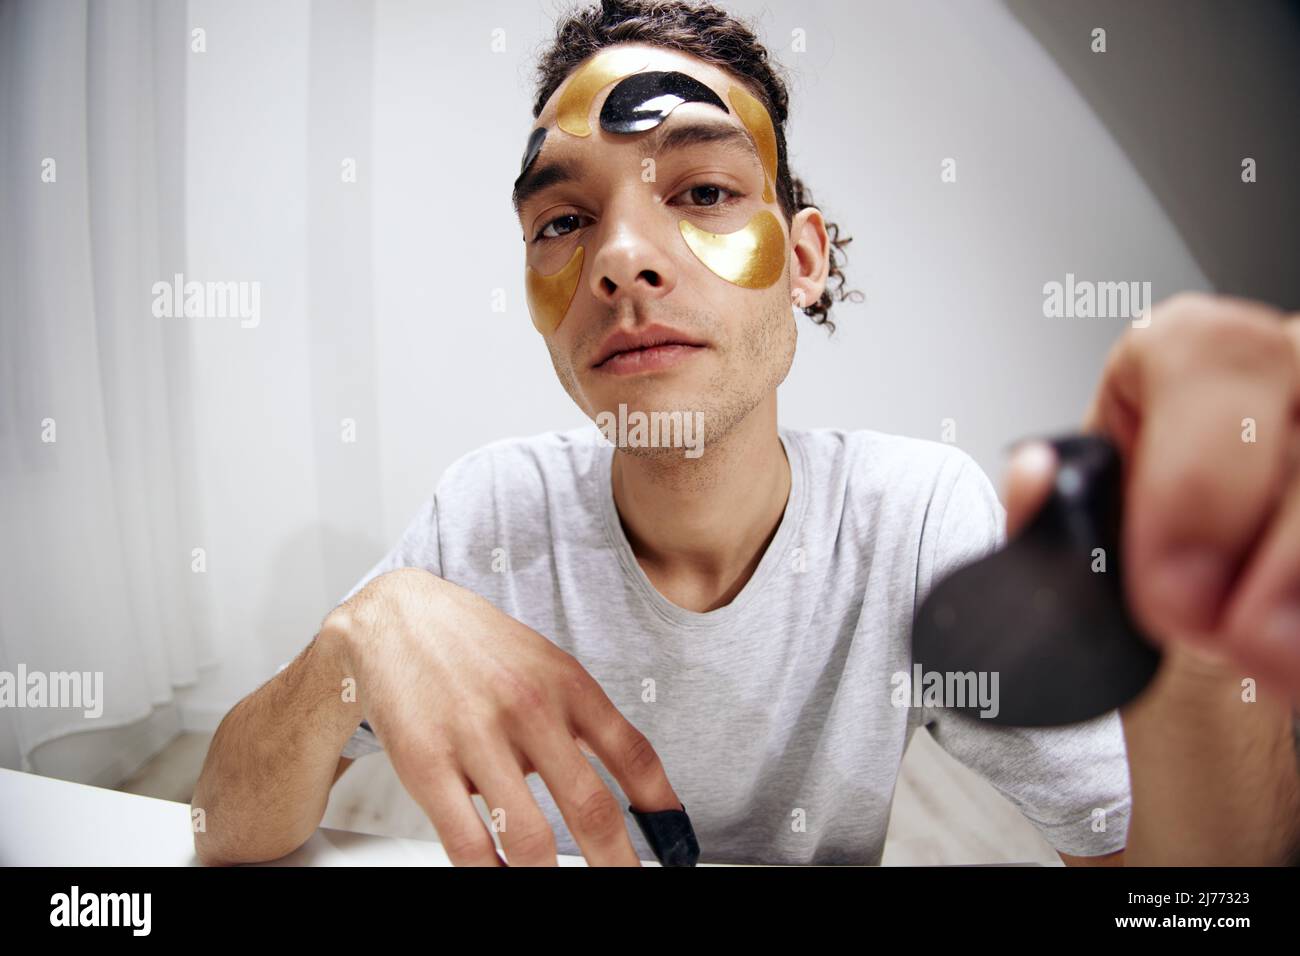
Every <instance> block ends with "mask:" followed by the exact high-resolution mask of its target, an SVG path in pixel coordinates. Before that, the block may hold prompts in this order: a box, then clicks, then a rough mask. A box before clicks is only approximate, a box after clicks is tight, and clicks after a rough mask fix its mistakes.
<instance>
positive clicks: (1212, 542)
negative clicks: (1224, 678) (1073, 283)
mask: <svg viewBox="0 0 1300 956" xmlns="http://www.w3.org/2000/svg"><path fill="white" fill-rule="evenodd" d="M1232 308H1233V309H1234V312H1233V313H1232V315H1233V317H1234V318H1233V321H1226V320H1223V319H1219V318H1216V319H1214V320H1205V321H1202V320H1201V319H1200V318H1199V317H1196V318H1194V320H1193V321H1187V322H1184V323H1182V325H1181V326H1178V327H1177V328H1175V329H1174V333H1175V334H1170V335H1167V336H1165V337H1164V338H1161V339H1159V340H1152V341H1150V342H1148V343H1147V345H1146V347H1144V348H1142V349H1140V350H1137V349H1136V348H1135V349H1131V350H1130V351H1131V352H1134V353H1135V354H1133V355H1130V356H1129V357H1128V358H1127V361H1130V362H1132V363H1136V364H1137V365H1140V370H1138V371H1136V372H1130V373H1129V374H1130V375H1133V376H1136V380H1137V381H1138V382H1139V385H1138V388H1139V391H1140V393H1141V397H1140V399H1139V402H1138V405H1139V407H1140V408H1141V409H1142V418H1143V421H1142V426H1141V429H1140V433H1139V435H1138V439H1137V443H1136V446H1135V448H1134V451H1133V460H1132V462H1131V467H1130V469H1129V478H1128V487H1127V488H1126V499H1125V514H1126V520H1125V526H1124V542H1123V543H1124V548H1125V556H1126V558H1127V560H1126V561H1125V570H1124V574H1125V585H1126V593H1127V594H1128V595H1129V598H1130V601H1131V603H1132V606H1133V611H1134V614H1135V616H1136V617H1137V619H1138V622H1139V623H1140V624H1141V625H1142V627H1143V629H1144V630H1146V631H1147V633H1149V634H1150V635H1152V636H1153V637H1155V638H1157V639H1160V638H1164V637H1167V636H1169V635H1172V634H1182V633H1191V634H1205V633H1207V632H1209V631H1211V630H1213V629H1214V628H1215V625H1216V623H1217V621H1218V618H1219V616H1220V613H1221V611H1222V610H1223V604H1224V602H1225V601H1226V599H1227V597H1228V595H1229V588H1230V586H1231V582H1232V580H1233V578H1234V576H1235V575H1236V573H1237V571H1238V570H1239V568H1240V565H1241V563H1242V561H1243V560H1244V559H1245V557H1246V555H1247V554H1248V553H1249V550H1250V548H1251V546H1252V543H1253V542H1254V540H1255V539H1256V538H1257V536H1258V535H1259V533H1260V531H1261V529H1262V527H1263V526H1264V523H1265V522H1266V520H1267V518H1268V515H1269V514H1270V512H1271V511H1272V510H1273V508H1274V507H1275V506H1276V503H1277V501H1278V498H1279V495H1280V493H1281V491H1282V488H1283V482H1284V479H1285V466H1286V457H1287V445H1288V442H1289V427H1290V418H1291V408H1292V406H1293V403H1294V401H1295V391H1296V382H1295V380H1294V378H1295V374H1294V373H1295V369H1294V360H1293V357H1292V356H1291V354H1290V345H1289V343H1288V342H1287V341H1286V336H1285V333H1284V332H1282V329H1281V324H1280V323H1279V322H1278V321H1277V319H1276V316H1275V314H1274V313H1272V312H1271V311H1269V310H1266V309H1256V308H1250V307H1247V306H1244V305H1234V306H1233V307H1232ZM1138 351H1140V353H1141V354H1140V355H1138V354H1136V352H1138ZM1124 360H1125V359H1124V357H1123V356H1122V357H1121V361H1124Z"/></svg>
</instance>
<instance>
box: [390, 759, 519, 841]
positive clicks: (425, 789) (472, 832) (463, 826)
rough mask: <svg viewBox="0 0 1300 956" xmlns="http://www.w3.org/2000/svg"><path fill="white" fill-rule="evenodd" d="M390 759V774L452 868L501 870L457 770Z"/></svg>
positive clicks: (426, 762) (438, 764)
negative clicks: (429, 826) (430, 828)
mask: <svg viewBox="0 0 1300 956" xmlns="http://www.w3.org/2000/svg"><path fill="white" fill-rule="evenodd" d="M392 756H393V770H394V771H396V773H397V777H398V779H399V780H401V781H402V786H404V787H405V788H406V792H407V793H409V794H410V795H411V797H412V799H414V800H415V802H416V803H417V804H419V805H420V809H422V810H423V811H424V814H425V816H427V817H428V818H429V821H430V822H431V823H432V824H433V828H434V830H436V831H437V833H438V842H440V843H441V844H442V848H443V849H444V850H446V851H447V857H448V859H450V860H451V862H452V865H453V866H505V863H504V862H503V861H502V859H501V857H500V855H499V854H498V853H497V848H496V844H495V843H493V842H492V835H491V834H490V833H489V832H488V829H487V825H486V824H485V823H484V822H483V818H482V817H481V816H479V812H478V808H477V807H475V806H474V800H473V798H472V797H471V796H470V792H469V784H468V782H467V781H466V780H465V778H464V777H463V776H462V775H461V773H460V771H459V770H456V769H455V768H453V767H452V766H451V765H450V764H448V763H446V762H444V761H441V760H438V761H434V760H428V759H421V758H420V757H418V756H417V757H414V758H405V759H404V758H402V757H400V756H399V755H398V754H396V753H395V754H393V755H392Z"/></svg>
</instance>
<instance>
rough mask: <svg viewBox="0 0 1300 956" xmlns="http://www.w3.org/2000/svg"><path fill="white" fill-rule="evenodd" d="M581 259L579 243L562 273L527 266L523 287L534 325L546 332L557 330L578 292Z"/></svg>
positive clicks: (547, 333)
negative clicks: (544, 272) (543, 272)
mask: <svg viewBox="0 0 1300 956" xmlns="http://www.w3.org/2000/svg"><path fill="white" fill-rule="evenodd" d="M582 258H583V251H582V246H578V248H577V249H574V250H573V255H572V256H570V257H569V261H568V262H567V263H566V264H565V266H564V268H562V269H561V270H560V271H559V272H553V273H551V274H550V275H548V276H544V275H542V274H541V273H540V272H538V271H537V270H536V269H534V268H533V267H532V266H528V267H527V269H526V271H525V276H524V288H525V290H526V292H527V294H528V312H529V314H530V315H532V317H533V326H534V327H535V328H536V329H537V331H538V332H541V333H542V334H543V335H549V334H550V333H552V332H554V331H555V330H556V329H558V328H559V327H560V323H561V322H563V321H564V315H565V313H566V312H568V311H569V303H570V302H572V301H573V294H574V293H575V292H577V291H578V278H579V277H580V276H581V275H582Z"/></svg>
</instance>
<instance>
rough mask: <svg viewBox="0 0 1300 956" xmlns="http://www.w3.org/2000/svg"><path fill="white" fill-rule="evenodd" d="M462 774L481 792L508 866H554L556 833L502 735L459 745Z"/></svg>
mask: <svg viewBox="0 0 1300 956" xmlns="http://www.w3.org/2000/svg"><path fill="white" fill-rule="evenodd" d="M460 752H461V755H462V756H461V760H462V763H463V766H464V768H465V775H466V776H467V777H468V778H469V779H470V781H471V783H472V784H473V785H474V786H475V787H476V788H477V790H478V792H479V793H481V794H482V795H483V799H484V801H486V803H487V805H488V812H489V813H490V814H491V816H492V818H493V826H494V828H495V829H496V832H497V833H498V834H500V838H501V846H502V848H503V849H504V850H505V854H506V862H507V863H508V864H509V865H510V866H557V865H558V864H559V860H558V858H557V857H556V846H555V834H554V832H552V830H551V825H550V823H549V822H548V821H547V819H546V816H545V814H543V813H542V810H541V808H540V807H539V806H538V805H537V800H536V799H535V798H534V797H533V792H532V791H531V790H530V789H528V784H527V783H526V782H525V780H524V777H525V774H524V770H523V768H522V767H521V766H520V761H519V759H518V758H517V757H516V756H515V755H514V754H513V752H512V751H511V749H510V748H509V747H508V746H507V745H506V744H505V743H503V742H502V740H501V738H487V737H481V738H479V739H477V740H472V741H469V742H468V743H467V745H466V746H465V747H463V748H461V751H460Z"/></svg>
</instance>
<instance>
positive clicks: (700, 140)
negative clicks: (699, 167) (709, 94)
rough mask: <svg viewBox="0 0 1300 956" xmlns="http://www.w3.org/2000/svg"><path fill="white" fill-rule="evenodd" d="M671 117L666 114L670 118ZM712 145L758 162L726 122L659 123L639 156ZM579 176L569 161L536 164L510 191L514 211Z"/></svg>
mask: <svg viewBox="0 0 1300 956" xmlns="http://www.w3.org/2000/svg"><path fill="white" fill-rule="evenodd" d="M671 119H672V117H671V116H670V117H669V120H671ZM704 145H713V146H718V147H722V148H724V149H730V150H739V151H741V152H743V153H745V154H746V155H748V156H751V157H753V159H754V160H755V161H757V162H761V160H760V159H759V155H758V148H757V147H756V146H755V145H754V141H753V140H752V139H750V138H749V134H748V133H746V132H745V131H744V130H742V129H741V128H740V127H738V126H732V125H730V124H728V123H708V122H699V121H697V122H688V123H681V124H679V125H670V124H669V122H668V121H667V120H665V121H664V122H663V123H661V124H660V125H659V126H658V127H657V128H656V130H655V133H654V135H653V136H651V137H649V138H648V139H647V140H646V141H645V147H644V148H643V150H642V152H641V155H642V156H643V157H647V158H648V157H651V156H660V155H662V154H663V153H670V152H673V151H674V150H679V149H687V148H689V147H692V146H704ZM581 178H582V167H581V166H580V165H578V164H576V163H574V162H571V161H569V160H558V161H555V162H550V163H537V164H534V166H533V167H532V168H531V169H530V170H528V172H527V173H526V174H525V175H524V176H522V177H520V178H519V179H518V180H516V182H515V187H514V190H513V192H512V193H511V199H512V201H513V202H514V206H515V214H516V215H519V214H520V213H521V211H522V208H523V205H524V203H525V202H527V201H528V200H529V199H531V198H532V197H533V196H535V195H536V194H537V193H539V192H541V191H542V190H543V189H548V188H550V187H551V186H557V185H559V184H561V183H569V182H577V181H578V180H580V179H581Z"/></svg>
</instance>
